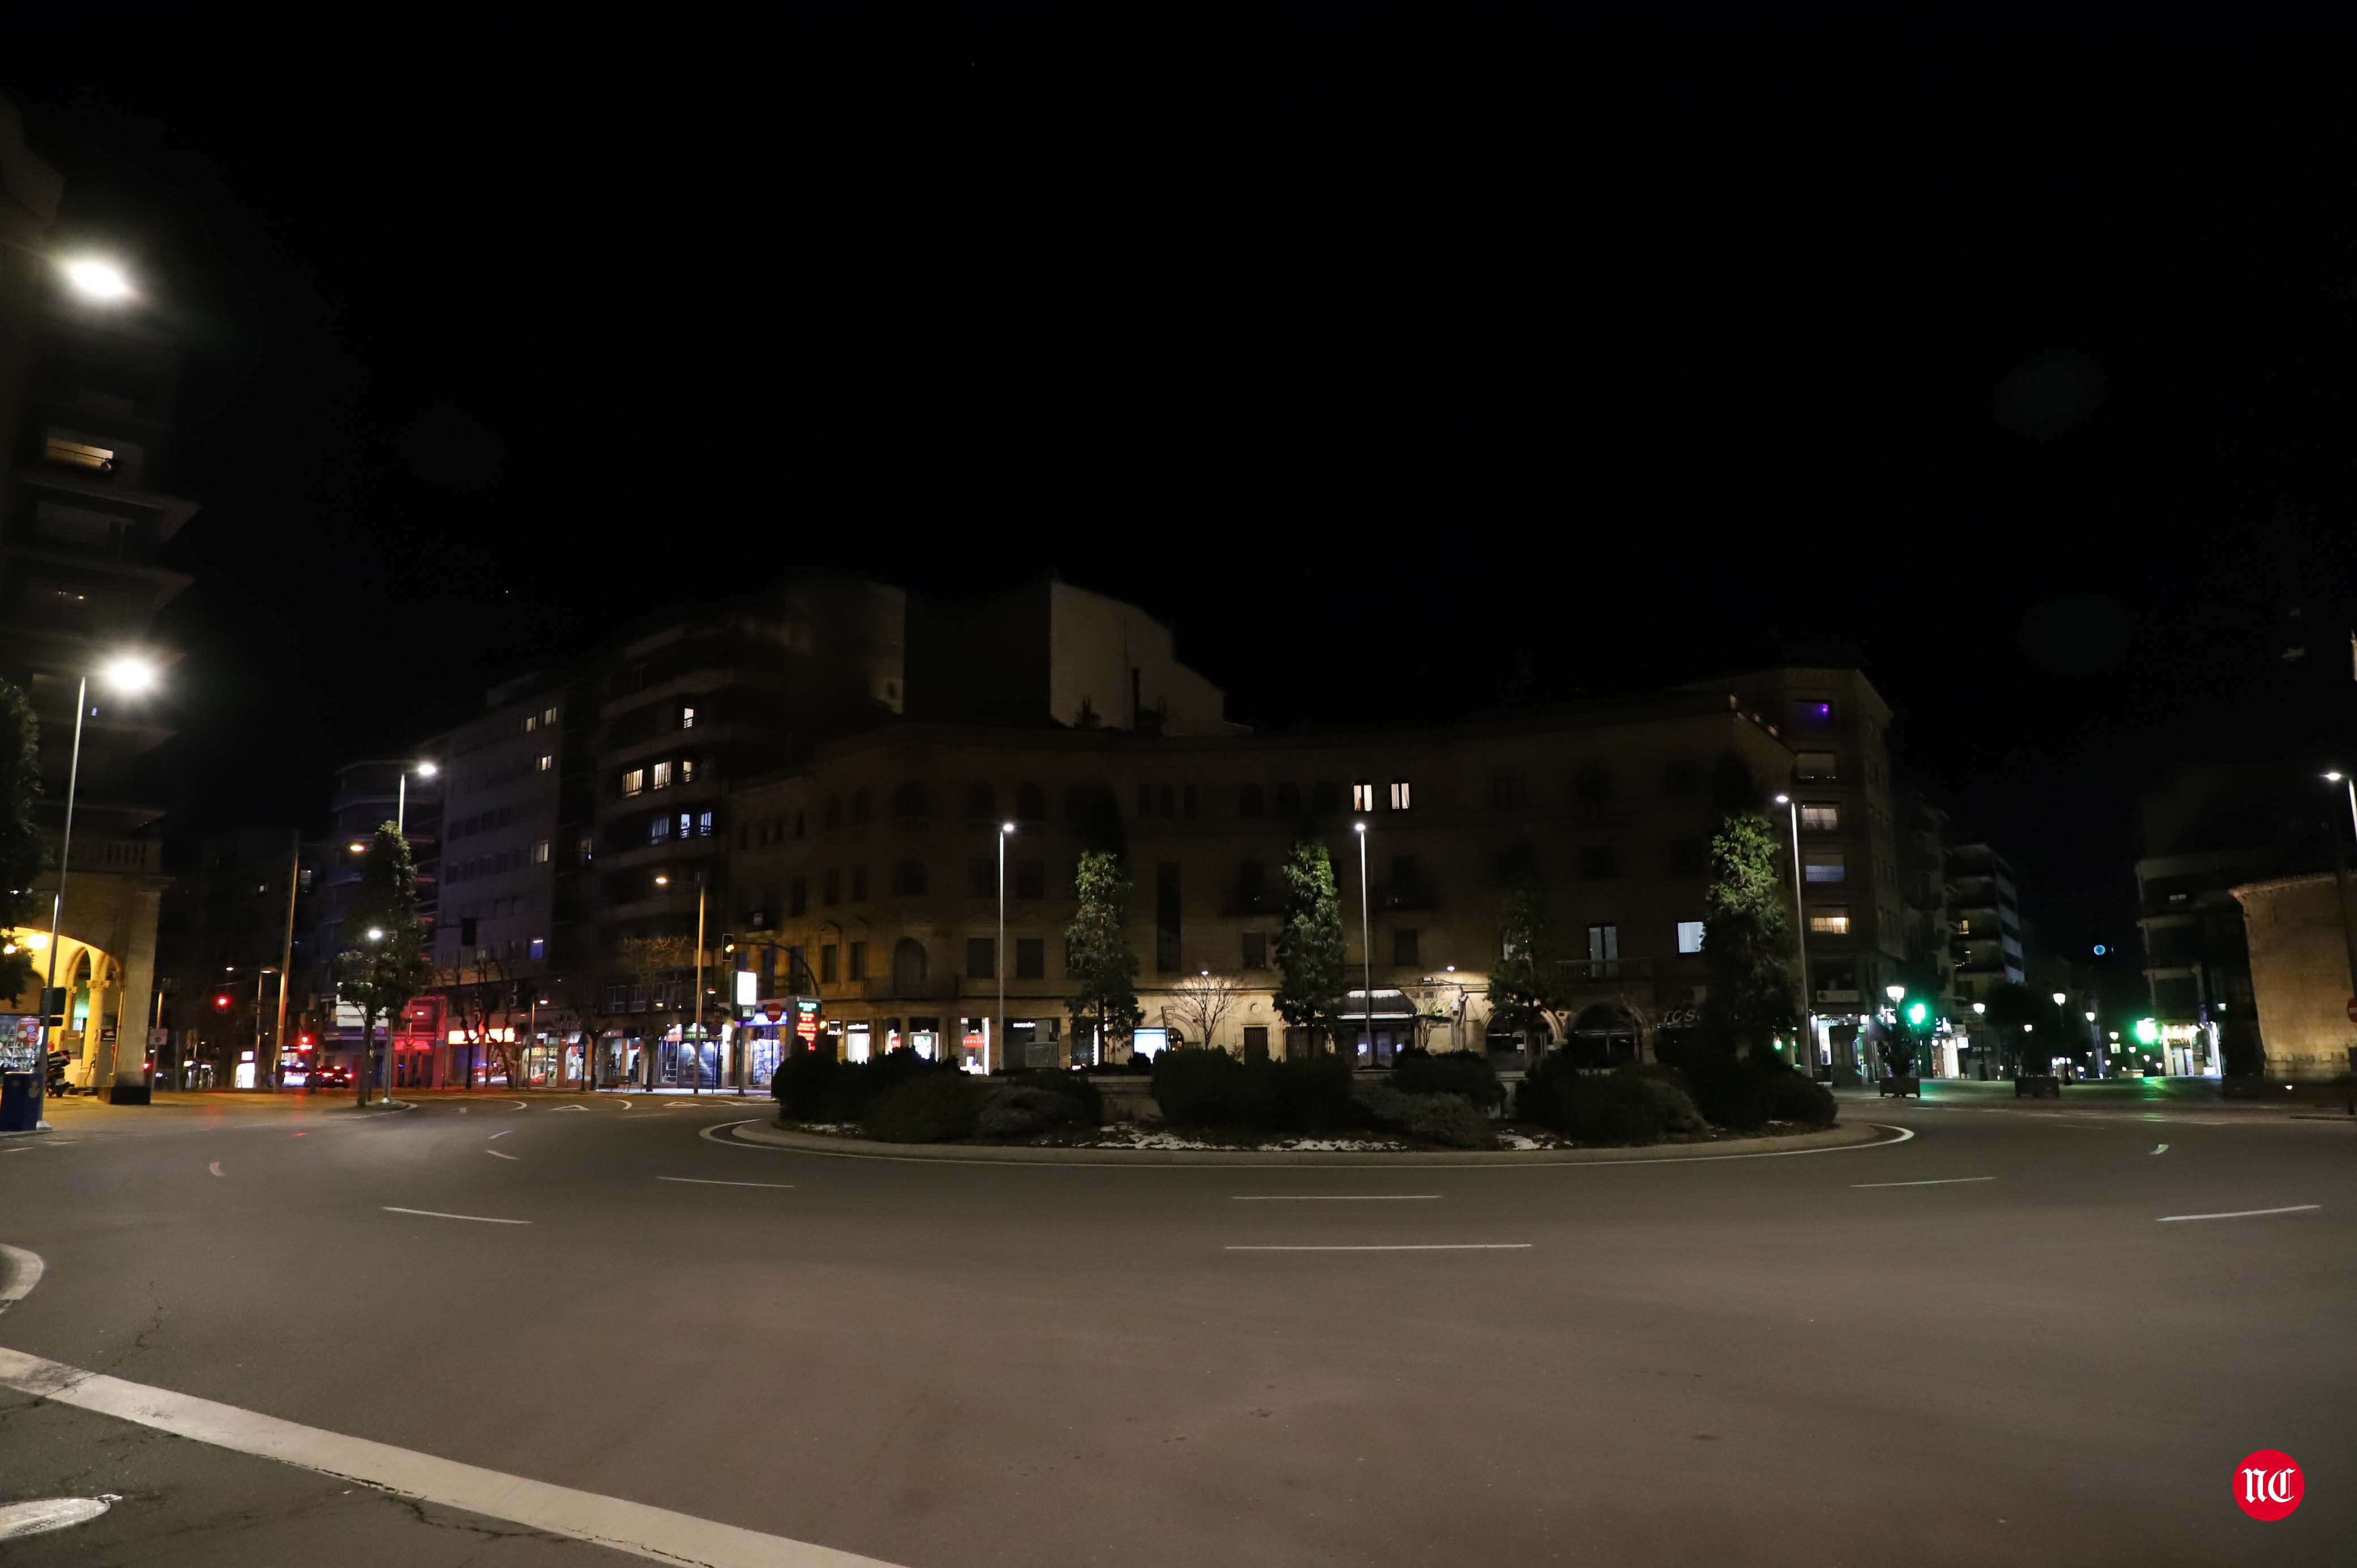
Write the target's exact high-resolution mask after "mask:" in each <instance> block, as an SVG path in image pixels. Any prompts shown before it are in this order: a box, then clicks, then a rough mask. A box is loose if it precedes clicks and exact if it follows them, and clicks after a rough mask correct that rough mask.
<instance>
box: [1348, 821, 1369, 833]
mask: <svg viewBox="0 0 2357 1568" xmlns="http://www.w3.org/2000/svg"><path fill="white" fill-rule="evenodd" d="M1366 831H1367V824H1366V823H1364V822H1352V823H1351V832H1354V833H1362V832H1366Z"/></svg>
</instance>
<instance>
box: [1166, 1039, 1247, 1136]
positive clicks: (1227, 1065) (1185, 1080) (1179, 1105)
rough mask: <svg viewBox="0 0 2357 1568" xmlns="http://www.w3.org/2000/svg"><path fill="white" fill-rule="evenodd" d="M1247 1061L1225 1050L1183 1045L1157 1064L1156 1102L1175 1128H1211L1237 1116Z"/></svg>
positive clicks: (1169, 1051)
mask: <svg viewBox="0 0 2357 1568" xmlns="http://www.w3.org/2000/svg"><path fill="white" fill-rule="evenodd" d="M1242 1073H1243V1063H1242V1062H1240V1061H1238V1060H1236V1058H1233V1057H1232V1056H1230V1055H1228V1053H1227V1052H1225V1051H1222V1050H1214V1049H1211V1047H1205V1046H1181V1047H1178V1048H1177V1049H1175V1050H1168V1051H1164V1052H1162V1053H1161V1054H1160V1055H1159V1056H1158V1057H1157V1058H1155V1063H1154V1102H1155V1103H1156V1104H1157V1105H1159V1106H1160V1107H1161V1108H1162V1119H1163V1120H1164V1121H1165V1122H1168V1123H1169V1124H1170V1125H1171V1126H1173V1127H1211V1126H1215V1125H1217V1124H1218V1123H1220V1122H1226V1121H1230V1120H1232V1119H1233V1116H1232V1112H1233V1108H1234V1106H1235V1103H1236V1101H1237V1100H1238V1099H1239V1098H1240V1096H1239V1095H1238V1094H1237V1092H1236V1091H1237V1090H1238V1088H1239V1087H1241V1086H1239V1085H1238V1084H1237V1083H1236V1081H1235V1080H1236V1079H1237V1078H1238V1077H1239V1076H1240V1075H1241V1074H1242Z"/></svg>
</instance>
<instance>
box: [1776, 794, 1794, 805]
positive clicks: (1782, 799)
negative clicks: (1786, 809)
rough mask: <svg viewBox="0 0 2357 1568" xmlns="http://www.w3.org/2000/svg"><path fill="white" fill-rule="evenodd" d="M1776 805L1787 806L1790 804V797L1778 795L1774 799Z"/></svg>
mask: <svg viewBox="0 0 2357 1568" xmlns="http://www.w3.org/2000/svg"><path fill="white" fill-rule="evenodd" d="M1776 803H1777V804H1778V805H1780V806H1789V805H1791V804H1792V797H1791V796H1790V795H1779V796H1777V797H1776Z"/></svg>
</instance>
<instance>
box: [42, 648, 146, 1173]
mask: <svg viewBox="0 0 2357 1568" xmlns="http://www.w3.org/2000/svg"><path fill="white" fill-rule="evenodd" d="M99 679H100V680H101V681H103V682H105V683H106V684H108V685H110V686H112V687H113V688H114V689H115V690H116V691H118V692H122V693H125V694H135V693H140V692H145V691H146V690H147V689H148V688H150V687H152V686H153V685H155V684H156V667H155V666H154V665H153V664H150V663H149V662H148V661H147V660H144V659H142V658H140V657H139V656H138V655H136V654H131V653H123V654H117V655H116V656H115V657H114V658H113V659H110V660H107V661H106V664H105V667H104V668H103V669H102V670H101V671H99ZM89 713H90V676H89V674H88V673H87V672H85V673H84V674H83V675H82V676H81V680H80V681H79V682H76V684H75V686H74V732H73V757H72V760H71V761H70V763H69V764H68V765H67V768H66V823H65V831H64V832H63V834H62V835H61V836H60V837H59V841H58V890H57V893H56V895H55V896H54V897H52V898H51V899H50V901H49V969H48V980H47V981H46V982H45V983H43V985H42V987H41V1053H42V1058H43V1069H42V1070H41V1071H39V1072H37V1073H35V1074H34V1075H33V1124H34V1125H35V1126H37V1127H38V1126H39V1125H40V1124H41V1099H40V1097H41V1091H42V1090H43V1088H44V1087H45V1086H46V1081H47V1079H48V1066H47V1061H48V1044H49V1004H50V1003H51V1002H52V1001H55V1002H57V1004H58V1009H57V1011H58V1026H59V1030H60V1031H62V1030H63V1029H64V1027H65V1026H67V1025H68V1024H70V1023H72V1022H73V1018H72V1016H71V1010H70V1008H69V1007H68V1006H67V1005H66V1004H65V1003H64V1000H63V999H62V998H60V997H58V996H57V995H56V994H55V993H56V991H57V988H58V927H59V923H60V922H61V921H62V920H63V919H64V918H65V909H66V867H67V865H68V864H69V863H70V861H71V859H72V857H73V819H74V794H75V791H76V789H78V788H79V787H80V785H81V721H82V720H83V719H84V718H85V717H87V716H88V715H89ZM122 1048H123V1047H122V1043H121V1031H119V1030H118V1031H117V1040H116V1045H115V1049H116V1051H117V1052H118V1053H119V1052H120V1051H121V1050H122ZM106 1083H107V1091H108V1098H109V1099H112V1098H113V1089H114V1063H113V1060H112V1059H110V1060H109V1061H108V1062H107V1064H106Z"/></svg>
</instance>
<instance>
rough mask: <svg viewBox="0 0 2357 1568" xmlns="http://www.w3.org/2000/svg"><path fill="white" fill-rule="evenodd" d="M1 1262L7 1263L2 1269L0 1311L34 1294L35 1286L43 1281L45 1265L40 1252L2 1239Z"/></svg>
mask: <svg viewBox="0 0 2357 1568" xmlns="http://www.w3.org/2000/svg"><path fill="white" fill-rule="evenodd" d="M0 1263H5V1264H6V1265H7V1267H6V1268H5V1269H0V1312H5V1311H7V1310H8V1309H9V1308H10V1307H12V1306H14V1305H16V1304H17V1303H18V1302H20V1301H22V1300H24V1299H25V1297H26V1296H27V1295H29V1294H32V1290H33V1287H34V1286H35V1285H37V1284H39V1283H41V1273H42V1270H43V1268H44V1267H45V1265H44V1264H43V1263H42V1262H41V1255H40V1254H39V1253H38V1252H28V1251H25V1249H24V1248H22V1247H11V1246H9V1245H8V1244H7V1243H5V1241H0Z"/></svg>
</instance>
